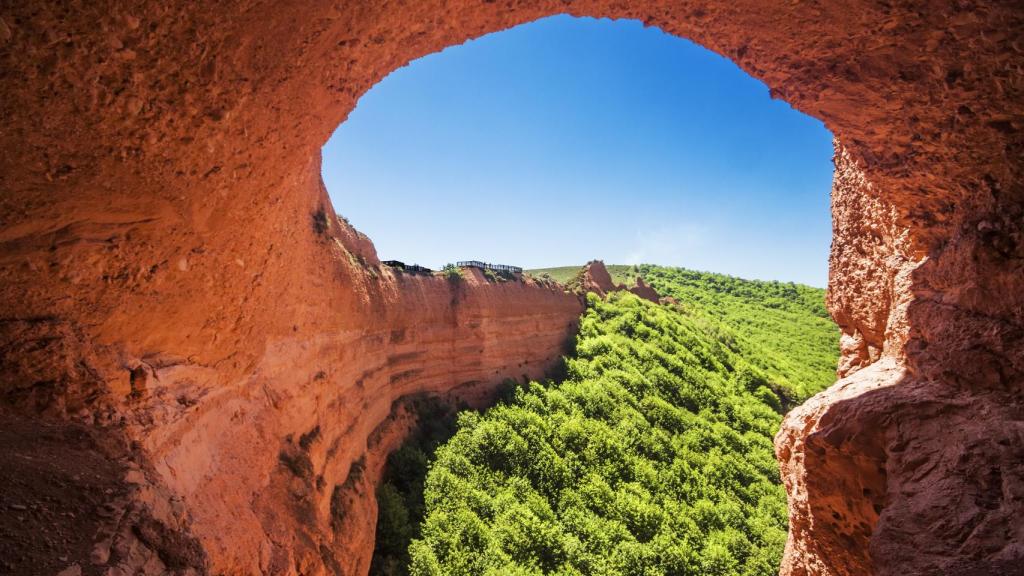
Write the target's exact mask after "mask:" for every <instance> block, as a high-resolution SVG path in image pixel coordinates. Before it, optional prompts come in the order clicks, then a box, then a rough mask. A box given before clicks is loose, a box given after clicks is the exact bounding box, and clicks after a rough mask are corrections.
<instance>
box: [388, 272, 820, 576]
mask: <svg viewBox="0 0 1024 576" xmlns="http://www.w3.org/2000/svg"><path fill="white" fill-rule="evenodd" d="M624 268H625V267H624ZM627 272H632V273H634V274H635V273H640V274H641V275H642V276H644V278H645V279H646V280H648V282H649V283H650V284H651V285H653V286H654V287H655V288H656V289H657V290H658V291H659V293H661V294H662V295H669V296H672V297H673V298H674V299H675V300H676V301H677V303H675V304H671V305H656V304H652V303H650V302H647V301H644V300H641V299H639V298H636V297H635V296H633V295H632V294H628V293H614V294H612V295H611V296H610V297H609V298H608V299H607V300H601V299H598V298H596V297H594V296H590V297H589V298H588V300H589V307H588V310H587V311H586V313H585V314H584V316H583V318H582V322H581V327H580V333H579V336H578V338H577V342H576V350H575V352H574V354H572V355H570V357H568V358H567V359H566V376H565V378H564V379H562V380H561V381H560V382H547V383H536V382H533V383H530V384H528V385H526V386H524V387H521V388H519V389H518V390H517V391H516V392H515V393H514V395H513V396H512V397H511V398H510V399H509V400H507V401H505V402H502V403H501V404H499V405H498V406H496V407H494V408H492V409H490V410H488V411H487V412H486V413H484V414H482V415H481V414H478V413H475V412H463V413H461V414H460V415H459V417H458V423H457V432H456V433H455V434H454V436H453V437H452V438H451V439H450V440H448V441H447V443H445V444H443V445H442V446H440V447H439V448H438V449H437V451H436V453H435V456H434V457H435V460H434V462H433V463H432V464H430V470H429V474H428V475H427V477H426V481H425V483H424V485H423V494H422V495H423V500H422V501H421V502H422V504H418V503H417V502H419V501H416V502H413V504H412V506H414V507H415V506H422V508H421V509H417V510H413V509H411V508H409V506H408V505H407V504H406V502H408V501H411V500H410V497H407V496H404V495H403V494H402V491H401V490H396V492H397V494H391V495H390V496H388V495H386V494H384V492H387V491H390V490H391V488H387V487H386V486H388V485H389V484H388V483H385V485H384V486H382V488H381V490H382V494H380V495H379V500H380V501H381V509H382V514H381V516H382V522H385V523H387V522H391V523H393V524H395V525H398V526H402V525H403V523H404V524H405V525H408V526H411V527H407V529H406V531H405V534H406V535H407V536H408V537H411V538H413V540H412V543H411V545H410V546H409V547H408V549H407V554H408V556H405V554H404V553H403V554H401V556H402V558H401V560H396V561H393V562H391V564H390V566H391V567H392V568H393V570H392V571H387V572H377V573H382V574H383V573H387V574H401V573H411V574H414V575H417V576H421V575H422V576H425V575H435V574H436V575H441V574H444V575H474V576H475V575H482V574H491V575H499V574H501V575H505V574H513V575H517V574H524V575H525V574H564V575H570V574H579V575H601V574H607V575H612V574H624V575H634V574H635V575H655V574H666V575H667V574H712V575H713V574H742V575H747V574H749V575H755V574H756V575H768V574H776V573H777V571H778V564H779V559H780V557H781V554H782V547H783V544H784V541H785V534H786V507H785V493H784V491H783V489H782V486H781V485H780V483H779V477H778V468H777V465H776V462H775V459H774V455H773V448H772V436H773V434H774V433H775V431H776V430H777V429H778V426H779V423H780V420H781V414H782V412H783V410H784V409H785V407H786V405H787V404H788V403H790V402H794V401H798V400H800V399H802V398H804V397H806V396H807V395H809V394H812V393H814V392H817V391H819V390H820V389H822V388H823V387H825V386H826V385H828V384H829V383H831V381H832V371H833V370H834V366H835V361H836V356H837V340H838V331H837V330H836V328H835V326H834V324H832V323H831V321H829V320H828V318H827V315H826V314H825V310H824V306H823V304H822V301H823V299H824V292H823V291H822V290H820V289H814V288H808V287H805V286H798V285H793V284H787V283H777V282H750V281H745V280H739V279H736V278H730V277H728V276H721V275H715V274H705V273H697V272H690V271H686V270H680V269H671V268H661V267H653V266H641V267H638V268H636V269H631V270H628V271H627ZM613 274H615V272H613ZM617 280H619V281H622V280H620V279H619V278H617ZM427 458H428V456H427V453H426V452H423V453H422V458H420V459H419V460H418V462H420V464H419V465H420V468H421V469H422V468H423V467H425V466H426V461H427ZM389 473H390V472H389ZM411 490H412V492H416V491H418V490H419V486H418V485H416V486H413V487H412V488H411ZM415 498H418V494H417V495H415V497H413V498H412V500H415ZM385 508H386V509H387V510H386V512H385ZM420 511H422V513H423V514H425V516H424V517H423V518H424V519H423V521H422V523H421V524H420V523H417V518H418V516H417V514H418V513H420ZM385 516H388V517H389V518H390V520H386V521H385V520H384V517H385ZM382 529H386V530H391V531H392V532H394V528H393V527H392V528H388V527H387V526H382ZM402 542H403V541H401V540H400V539H392V540H391V547H392V548H393V549H394V548H398V549H400V548H401V546H402ZM406 562H407V564H406ZM402 565H404V566H406V569H407V570H408V572H405V571H404V569H403V568H402Z"/></svg>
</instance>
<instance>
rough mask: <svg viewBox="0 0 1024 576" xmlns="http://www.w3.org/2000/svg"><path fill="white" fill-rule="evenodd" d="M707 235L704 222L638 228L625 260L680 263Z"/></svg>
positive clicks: (693, 252) (705, 242) (630, 261)
mask: <svg viewBox="0 0 1024 576" xmlns="http://www.w3.org/2000/svg"><path fill="white" fill-rule="evenodd" d="M710 236H711V231H710V229H709V228H708V227H707V226H705V225H702V224H694V223H679V224H673V225H671V226H662V227H659V228H651V229H644V230H638V231H637V233H636V239H635V241H634V243H633V249H632V250H630V251H629V252H628V253H627V254H626V258H625V263H626V264H641V263H644V262H646V263H650V264H665V265H670V266H671V265H679V264H683V263H685V262H688V261H692V260H693V257H694V256H695V255H696V253H697V251H698V250H700V249H702V248H704V247H705V246H707V245H708V243H709V240H710Z"/></svg>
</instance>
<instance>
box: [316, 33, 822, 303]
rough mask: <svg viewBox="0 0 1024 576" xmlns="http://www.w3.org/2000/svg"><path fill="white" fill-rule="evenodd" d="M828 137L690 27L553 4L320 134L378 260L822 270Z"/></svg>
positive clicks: (370, 96) (438, 61)
mask: <svg viewBox="0 0 1024 576" xmlns="http://www.w3.org/2000/svg"><path fill="white" fill-rule="evenodd" d="M831 138H832V137H831V134H830V133H829V132H828V130H826V129H825V127H824V125H823V124H822V123H821V122H820V121H818V120H816V119H814V118H811V117H809V116H806V115H804V114H802V113H800V112H797V111H795V110H793V109H792V108H790V106H789V105H788V104H786V103H784V102H781V101H778V100H772V99H770V98H769V96H768V89H767V87H766V86H765V85H764V84H763V83H761V82H760V81H758V80H755V79H753V78H751V77H750V76H748V75H747V74H746V73H745V72H743V71H742V70H740V69H739V68H738V67H736V66H735V65H734V64H733V63H732V62H731V61H729V60H727V59H725V58H722V57H720V56H718V55H716V54H714V53H712V52H710V51H708V50H705V49H704V48H701V47H699V46H697V45H695V44H693V43H692V42H689V41H687V40H683V39H680V38H676V37H673V36H669V35H667V34H665V33H663V32H661V31H660V30H658V29H655V28H644V27H643V26H642V25H641V24H640V23H639V22H635V21H616V22H612V21H609V20H593V19H577V18H570V17H568V16H556V17H553V18H547V19H544V20H540V21H537V22H533V23H531V24H526V25H523V26H519V27H516V28H513V29H511V30H507V31H504V32H499V33H496V34H491V35H488V36H485V37H483V38H480V39H478V40H474V41H471V42H468V43H466V44H464V45H461V46H455V47H451V48H448V49H446V50H444V51H442V52H440V53H437V54H432V55H430V56H427V57H425V58H421V59H419V60H416V61H414V62H412V63H411V64H410V65H409V66H406V67H404V68H402V69H399V70H397V71H395V72H394V73H392V74H391V75H390V76H388V77H387V78H385V79H384V80H383V81H382V82H380V83H379V84H378V85H377V86H375V87H374V88H373V89H371V90H370V91H369V92H368V93H367V94H366V95H364V96H363V98H362V99H361V100H360V101H359V104H358V106H357V107H356V109H355V110H354V111H353V112H352V114H351V115H350V117H349V118H348V120H347V121H346V122H344V123H343V124H342V125H341V126H340V127H339V128H338V130H337V131H336V132H335V134H334V135H333V136H332V137H331V139H330V141H329V142H328V143H327V144H326V146H324V149H323V175H324V181H325V183H326V185H327V189H328V191H329V192H330V195H331V198H332V201H333V203H334V207H335V209H336V210H337V211H338V213H339V214H341V215H343V216H346V217H347V218H348V219H349V220H350V221H351V222H352V224H353V225H355V226H356V228H358V229H359V230H361V231H363V232H365V233H366V234H368V235H369V236H370V238H372V239H373V241H374V243H375V245H376V246H377V252H378V253H379V255H380V256H381V258H382V259H395V260H402V261H404V262H408V263H413V262H416V263H419V264H423V265H426V266H430V267H440V266H441V265H443V264H444V263H446V262H454V261H456V260H486V261H490V262H496V263H503V264H513V265H518V266H523V267H525V268H539V267H550V266H565V265H572V264H582V263H584V262H586V261H587V260H591V259H594V258H599V259H603V260H604V261H605V262H607V263H609V264H613V263H614V264H633V263H641V262H646V263H652V264H663V265H671V266H683V267H687V268H692V269H697V270H708V271H713V272H722V273H726V274H732V275H735V276H741V277H744V278H760V279H776V280H792V281H795V282H802V283H805V284H811V285H814V286H824V285H825V283H826V279H827V268H828V262H827V260H828V247H829V241H830V238H831V221H830V217H829V190H830V186H831V179H832V161H831V158H832V143H831Z"/></svg>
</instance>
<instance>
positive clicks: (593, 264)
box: [578, 260, 661, 304]
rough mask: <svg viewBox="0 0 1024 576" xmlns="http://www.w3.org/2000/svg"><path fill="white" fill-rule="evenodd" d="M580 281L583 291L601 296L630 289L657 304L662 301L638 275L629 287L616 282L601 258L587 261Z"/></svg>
mask: <svg viewBox="0 0 1024 576" xmlns="http://www.w3.org/2000/svg"><path fill="white" fill-rule="evenodd" d="M578 282H579V286H580V289H581V290H582V291H584V292H593V293H594V294H597V295H598V296H601V297H604V296H607V295H608V294H609V293H611V292H620V291H628V292H632V293H633V294H636V295H637V296H639V297H640V298H643V299H644V300H650V301H651V302H654V303H655V304H657V303H658V302H660V301H661V298H660V297H659V296H658V292H657V291H656V290H655V289H654V288H651V287H650V286H648V285H647V283H646V282H644V279H643V278H641V277H640V276H637V277H636V283H635V284H634V285H633V286H629V287H627V286H626V285H625V284H616V283H615V281H614V280H612V275H611V274H609V273H608V268H606V267H605V265H604V262H602V261H601V260H591V261H590V262H587V264H586V266H584V267H583V269H582V270H580V273H579V276H578Z"/></svg>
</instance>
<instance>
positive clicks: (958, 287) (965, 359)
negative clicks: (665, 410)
mask: <svg viewBox="0 0 1024 576" xmlns="http://www.w3.org/2000/svg"><path fill="white" fill-rule="evenodd" d="M567 11H568V12H571V13H572V14H576V15H580V16H599V17H613V18H637V19H640V20H642V21H643V22H645V23H646V24H648V25H655V26H659V27H660V28H662V29H663V30H665V31H666V32H668V33H670V34H675V35H678V36H682V37H687V38H691V39H693V40H694V41H696V42H699V43H700V44H702V45H704V46H706V47H708V48H710V49H712V50H714V51H716V52H718V53H720V54H722V55H724V56H726V57H729V58H731V59H733V60H734V61H735V62H736V63H737V64H738V65H739V66H741V67H742V68H743V69H744V70H746V71H748V72H749V73H751V74H752V75H754V76H756V77H757V78H759V79H761V80H763V81H764V82H765V83H767V85H768V86H769V87H770V93H771V94H772V96H773V97H776V98H782V99H785V100H786V101H787V102H789V103H790V104H792V105H793V106H794V107H796V108H798V109H800V110H802V111H804V112H806V113H808V114H810V115H812V116H815V117H816V118H819V119H821V120H822V121H824V122H825V124H826V125H827V126H828V127H829V128H830V129H831V130H832V131H833V133H834V134H835V136H836V139H837V146H836V150H837V152H836V179H835V187H834V190H833V215H834V240H833V244H832V254H831V262H830V264H831V272H830V282H829V283H830V286H829V308H830V310H831V311H832V314H833V315H834V317H835V318H836V320H837V321H838V322H839V324H840V326H841V327H842V329H843V333H844V336H843V360H842V362H841V365H840V372H839V375H840V376H841V377H843V379H842V380H841V381H840V382H839V383H837V384H836V385H835V386H833V387H832V388H830V389H829V390H828V391H826V392H824V393H823V394H821V395H819V396H818V397H816V398H814V399H813V400H812V401H811V402H809V403H808V404H807V405H806V406H804V407H802V408H799V409H797V410H796V411H795V412H794V413H793V414H791V415H790V416H789V417H787V419H786V422H785V424H784V427H783V429H782V431H781V432H780V434H779V436H778V438H777V451H778V454H779V457H780V461H781V463H782V472H783V476H784V478H785V480H786V483H787V488H788V490H789V494H790V502H791V515H790V526H791V532H790V540H789V543H788V547H787V554H786V558H785V560H784V564H783V572H784V573H785V574H870V573H876V574H901V575H903V574H930V573H935V572H945V573H949V574H953V573H1000V572H999V571H1000V570H1001V569H1002V568H1005V570H1003V573H1006V572H1010V571H1012V569H1013V567H1014V566H1020V565H1021V562H1022V560H1024V559H1022V556H1024V541H1022V537H1021V534H1020V522H1019V521H1018V520H1017V519H1019V518H1020V517H1021V516H1022V515H1024V510H1022V506H1024V505H1022V502H1024V498H1022V497H1021V495H1020V491H1021V489H1022V486H1024V478H1022V473H1024V470H1022V469H1024V466H1022V464H1021V462H1022V461H1024V459H1022V458H1020V455H1019V453H1018V452H1017V451H1018V450H1019V447H1020V446H1021V445H1022V444H1024V442H1022V438H1024V436H1022V432H1021V430H1020V422H1022V421H1024V408H1022V399H1021V390H1022V387H1024V238H1022V236H1024V231H1022V225H1021V222H1022V221H1024V184H1022V182H1024V177H1022V171H1024V163H1021V162H1020V158H1021V156H1022V154H1024V135H1022V130H1024V128H1022V125H1024V84H1022V80H1021V70H1022V69H1024V51H1022V48H1021V47H1022V46H1024V38H1022V31H1024V14H1022V10H1021V9H1020V5H1019V3H1018V2H1013V1H1009V0H997V1H993V2H985V3H980V2H971V1H966V2H924V1H920V2H903V3H887V2H870V1H867V0H851V1H849V2H797V3H793V2H779V3H764V2H760V1H756V0H736V1H733V2H718V1H714V2H705V1H700V0H697V1H689V0H681V1H678V2H669V3H665V2H657V1H654V0H639V1H636V2H619V1H612V0H577V1H574V2H571V3H566V2H561V1H556V0H528V1H525V2H518V3H511V4H510V3H501V2H476V1H473V2H470V1H465V0H454V1H446V2H440V1H436V0H425V1H422V2H390V3H355V4H353V3H338V2H326V1H313V2H304V3H301V4H289V3H258V2H250V1H247V0H241V1H240V2H237V3H230V4H224V3H209V2H199V3H196V2H182V1H179V0H165V1H161V2H155V1H152V0H133V1H129V2H107V1H105V0H100V1H98V2H92V3H88V4H81V3H67V2H56V1H52V0H42V1H39V2H22V3H7V4H4V5H3V6H2V7H0V77H2V79H3V82H0V150H2V151H3V153H2V154H0V191H2V194H0V310H3V313H2V314H0V397H2V400H3V403H4V404H5V405H6V407H7V409H8V410H10V411H12V412H14V413H15V414H16V415H19V416H18V417H20V418H24V417H28V418H30V419H39V418H44V417H45V418H48V419H51V420H50V422H51V423H53V422H61V421H64V422H74V424H73V425H74V426H87V427H90V430H92V433H94V434H96V435H99V436H107V437H109V438H108V440H118V442H114V444H118V445H123V446H126V447H127V448H126V450H128V451H127V452H125V454H127V455H128V456H127V457H128V458H129V459H130V460H131V464H132V465H133V466H134V467H135V468H132V467H130V466H128V465H127V464H125V463H118V464H117V465H116V466H113V467H111V468H109V470H114V471H125V472H124V474H125V475H127V474H128V472H127V471H129V470H132V469H138V470H140V471H141V472H142V476H143V477H144V478H145V480H144V482H143V484H141V485H136V486H141V488H136V489H132V490H128V489H127V488H126V489H125V490H121V489H118V490H113V491H112V493H116V494H118V495H120V494H134V495H135V496H131V498H134V500H132V502H133V504H131V505H130V506H131V508H132V509H133V510H134V509H136V504H140V505H141V506H142V507H143V508H144V510H147V511H150V517H151V518H152V519H153V520H154V521H153V522H149V521H148V520H143V517H144V516H145V514H142V513H141V512H139V513H137V514H136V513H133V515H130V518H139V519H140V520H139V521H138V523H137V526H138V529H131V528H130V527H129V526H127V525H125V526H124V527H125V528H127V529H128V531H129V532H130V533H131V534H133V535H135V536H133V537H134V538H135V541H133V542H135V543H133V544H131V545H129V546H126V547H125V548H124V553H123V555H120V556H119V555H118V554H113V553H112V558H113V560H110V562H114V563H117V562H120V561H121V560H125V559H133V560H131V561H132V562H143V561H144V562H150V561H151V560H152V558H154V555H155V557H156V558H157V559H158V560H159V561H160V562H161V563H162V564H163V565H164V566H167V567H170V568H171V569H172V570H174V571H178V572H186V571H187V570H188V569H190V565H191V564H194V563H195V561H196V559H197V558H202V559H203V560H202V562H201V564H202V566H205V567H208V568H209V569H210V570H212V571H214V572H217V573H226V574H240V573H252V572H258V571H263V572H265V573H274V574H295V573H299V572H301V573H305V574H317V573H321V574H322V573H330V572H335V573H356V574H358V573H360V571H361V570H363V569H364V567H365V565H366V559H368V558H369V554H370V547H369V542H370V540H371V539H372V536H370V535H369V532H364V531H360V530H362V529H361V528H358V526H365V527H366V530H367V531H368V530H369V529H370V527H371V526H372V523H370V522H369V521H368V517H369V516H370V515H371V513H372V510H371V508H372V504H369V502H370V500H369V498H370V494H369V484H368V483H372V478H371V477H372V472H373V468H374V466H375V464H374V462H375V461H374V457H371V456H370V455H372V454H377V453H379V452H383V451H385V450H386V447H387V445H388V444H389V443H390V442H391V440H389V439H390V438H392V436H391V435H392V434H393V432H389V431H388V430H389V429H388V427H387V425H386V424H385V423H387V422H389V421H394V422H401V420H402V418H401V416H400V411H396V409H395V408H393V406H394V404H395V402H396V401H398V400H399V399H400V398H402V397H403V396H405V395H408V394H418V393H424V392H429V393H447V392H449V391H451V390H453V389H455V388H458V387H459V386H460V385H462V384H465V383H471V382H480V383H481V384H479V386H481V387H482V389H488V388H489V386H490V385H491V384H493V382H494V381H495V380H497V379H499V378H502V377H505V376H509V375H513V376H514V375H516V374H517V373H518V372H519V371H523V372H525V373H526V374H528V375H536V374H537V373H539V372H540V371H541V369H542V368H543V367H544V366H545V365H547V364H548V363H549V362H551V361H552V359H553V358H555V357H557V355H558V351H559V349H560V346H561V343H562V342H563V341H564V339H565V338H566V337H567V336H568V334H569V333H571V326H570V324H571V318H572V317H573V316H574V314H576V313H577V312H578V310H579V304H578V302H577V301H576V300H575V299H573V298H570V297H567V296H566V295H564V294H562V293H560V292H556V291H550V290H548V291H545V289H544V288H543V287H537V286H529V285H510V284H501V285H498V284H494V285H483V284H477V283H475V281H474V280H473V279H468V280H467V281H466V284H465V285H464V288H462V289H456V288H455V287H453V286H452V285H449V284H447V283H446V282H447V281H445V280H442V279H433V278H415V277H405V276H403V277H395V276H393V275H391V273H389V272H387V271H386V270H383V269H381V268H378V267H376V266H374V262H373V258H372V250H371V249H370V247H369V246H368V245H367V243H365V242H363V241H362V240H359V239H358V238H357V237H351V235H349V234H346V232H345V231H344V230H342V229H341V228H340V226H341V224H340V223H338V224H336V223H337V220H335V217H334V214H333V209H332V208H331V206H330V203H329V201H328V199H327V197H326V195H325V194H324V192H323V189H322V184H321V182H320V176H319V161H318V153H319V149H320V147H321V146H322V145H323V143H324V142H325V141H326V140H327V138H328V136H329V134H330V133H331V132H332V131H333V130H334V129H335V128H336V127H337V125H338V124H339V123H340V122H341V121H343V120H344V119H345V117H346V116H347V115H348V113H349V112H350V111H351V110H352V109H353V108H354V106H355V103H356V101H357V100H358V98H359V97H360V96H361V95H362V94H363V93H365V92H366V90H368V89H369V88H370V87H371V86H372V85H373V84H374V83H375V82H377V81H379V80H380V79H381V78H383V77H384V76H385V75H387V74H388V73H390V72H391V71H393V70H395V69H396V68H398V67H400V66H403V65H405V64H406V63H408V62H409V61H410V60H412V59H414V58H417V57H420V56H423V55H426V54H429V53H431V52H435V51H437V50H440V49H443V48H444V47H446V46H450V45H453V44H457V43H460V42H464V41H466V40H468V39H470V38H474V37H477V36H480V35H482V34H485V33H488V32H493V31H497V30H502V29H505V28H508V27H510V26H513V25H516V24H519V23H523V22H527V21H530V20H533V19H536V18H539V17H542V16H547V15H551V14H556V13H563V12H567ZM341 209H342V211H344V207H341ZM417 355H419V356H417ZM527 361H529V363H528V364H527V363H526V362H527ZM520 363H522V366H520V365H519V364H520ZM382 424H385V426H384V428H381V426H382ZM48 425H49V424H48ZM53 425H58V424H53ZM70 425H71V424H69V426H70ZM395 426H398V428H395V430H400V425H399V424H395ZM375 431H376V432H375ZM394 434H398V433H397V432H394ZM399 435H400V434H399ZM371 438H378V440H379V441H377V443H376V444H374V442H373V441H372V440H371ZM371 444H372V445H373V446H376V447H377V448H372V447H370V445H371ZM97 453H99V452H97ZM118 454H121V452H118ZM114 457H115V456H111V458H114ZM116 457H117V458H120V456H116ZM105 470H107V469H106V468H105ZM117 473H119V474H120V473H121V472H117ZM367 478H369V480H367ZM134 479H135V480H138V475H135V478H134ZM337 487H340V488H337ZM68 489H70V487H69V488H68ZM336 492H337V493H338V494H339V495H338V497H337V498H333V497H332V495H333V494H335V493H336ZM332 500H334V501H335V502H338V503H340V504H337V505H336V506H335V507H334V509H335V510H334V512H332V506H331V502H332ZM346 503H348V504H346ZM359 503H361V504H359ZM357 504H358V505H357ZM115 508H116V507H115ZM352 510H361V511H356V512H351V513H350V512H346V511H352ZM107 513H110V511H108V512H107ZM130 518H129V521H128V523H131V522H134V521H131V520H130ZM332 519H333V520H332ZM332 521H333V522H334V525H333V526H332ZM111 522H114V521H113V520H111ZM346 522H355V524H345V523H346ZM334 526H345V530H344V531H340V532H339V531H336V530H335V528H334ZM139 535H146V536H143V537H141V538H139V537H138V536H139ZM192 541H195V542H198V543H199V546H200V547H201V551H202V554H192V553H187V554H177V553H174V550H184V551H189V550H192V547H191V546H190V545H189V544H188V543H189V542H192ZM167 542H172V543H178V544H180V546H178V545H175V546H168V545H166V543H167ZM139 546H141V547H145V548H146V549H148V550H150V551H151V552H153V554H147V553H142V552H140V551H139V550H138V549H137V548H138V547H139ZM112 548H113V549H117V546H116V545H112ZM133 548H135V549H134V551H133ZM161 550H163V552H161ZM101 553H102V549H101ZM101 555H102V554H101ZM125 561H127V560H125ZM110 562H108V563H110ZM1014 562H1016V564H1014ZM68 563H69V564H72V563H79V564H81V565H82V566H83V567H84V570H85V573H89V572H90V571H93V572H96V571H97V570H98V569H97V568H94V566H95V565H93V564H92V563H91V562H90V560H89V559H88V558H78V557H69V558H68ZM101 565H102V564H101ZM153 565H154V566H157V565H156V563H155V562H154V564H153ZM993 571H994V572H993Z"/></svg>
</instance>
